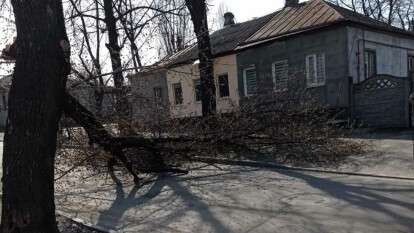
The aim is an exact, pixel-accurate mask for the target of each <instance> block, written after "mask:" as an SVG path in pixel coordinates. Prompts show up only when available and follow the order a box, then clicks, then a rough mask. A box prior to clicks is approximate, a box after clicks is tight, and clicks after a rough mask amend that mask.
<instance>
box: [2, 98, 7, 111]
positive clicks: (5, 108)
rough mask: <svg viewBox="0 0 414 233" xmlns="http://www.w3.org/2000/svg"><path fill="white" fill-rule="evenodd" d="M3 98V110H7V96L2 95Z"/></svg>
mask: <svg viewBox="0 0 414 233" xmlns="http://www.w3.org/2000/svg"><path fill="white" fill-rule="evenodd" d="M2 100H3V110H7V98H6V96H5V95H3V96H2Z"/></svg>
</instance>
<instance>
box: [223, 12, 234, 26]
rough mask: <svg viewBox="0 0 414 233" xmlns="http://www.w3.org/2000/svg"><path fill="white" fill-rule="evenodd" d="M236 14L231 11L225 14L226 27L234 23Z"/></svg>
mask: <svg viewBox="0 0 414 233" xmlns="http://www.w3.org/2000/svg"><path fill="white" fill-rule="evenodd" d="M234 24H235V23H234V15H233V13H231V12H227V13H225V14H224V25H223V26H224V27H227V26H231V25H234Z"/></svg>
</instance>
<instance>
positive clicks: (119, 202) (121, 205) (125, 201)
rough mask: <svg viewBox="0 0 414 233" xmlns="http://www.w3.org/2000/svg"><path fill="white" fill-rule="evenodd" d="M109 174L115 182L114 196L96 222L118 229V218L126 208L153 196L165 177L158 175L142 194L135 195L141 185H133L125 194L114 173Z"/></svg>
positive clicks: (160, 189)
mask: <svg viewBox="0 0 414 233" xmlns="http://www.w3.org/2000/svg"><path fill="white" fill-rule="evenodd" d="M110 176H111V178H112V180H113V181H114V183H115V191H116V198H115V200H114V201H113V202H112V204H111V207H110V208H109V209H107V210H105V211H102V212H101V213H100V215H99V218H98V222H97V223H96V225H97V226H99V227H103V228H105V229H109V230H118V229H117V226H118V225H119V224H120V220H121V219H122V217H123V216H124V214H125V212H126V211H127V210H129V209H131V208H134V207H136V206H140V205H142V204H144V203H146V202H148V201H149V200H151V199H153V198H155V197H156V196H158V195H159V194H160V193H161V192H162V189H163V188H164V186H165V185H166V184H165V179H163V178H162V177H161V176H159V177H158V178H157V179H156V180H155V182H154V183H153V184H152V186H151V188H150V189H149V190H148V191H147V192H146V193H145V194H144V195H142V196H139V197H136V195H137V192H138V190H139V189H140V188H141V186H139V185H135V186H134V187H133V188H132V190H131V191H130V192H129V193H128V194H126V193H125V191H124V186H123V184H122V182H121V181H120V180H119V179H118V178H117V177H116V176H115V175H114V173H110Z"/></svg>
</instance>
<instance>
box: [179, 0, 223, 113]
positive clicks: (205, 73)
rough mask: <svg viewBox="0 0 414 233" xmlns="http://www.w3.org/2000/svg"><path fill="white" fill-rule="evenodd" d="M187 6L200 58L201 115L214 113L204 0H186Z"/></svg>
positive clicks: (211, 66)
mask: <svg viewBox="0 0 414 233" xmlns="http://www.w3.org/2000/svg"><path fill="white" fill-rule="evenodd" d="M185 2H186V5H187V8H188V9H189V11H190V14H191V20H192V21H193V24H194V32H195V34H196V36H197V44H198V58H199V60H200V64H199V69H200V83H201V95H202V97H201V105H202V112H203V116H208V115H214V114H215V113H216V87H215V85H214V70H213V55H212V54H211V44H210V35H209V32H208V24H207V8H206V2H205V0H186V1H185Z"/></svg>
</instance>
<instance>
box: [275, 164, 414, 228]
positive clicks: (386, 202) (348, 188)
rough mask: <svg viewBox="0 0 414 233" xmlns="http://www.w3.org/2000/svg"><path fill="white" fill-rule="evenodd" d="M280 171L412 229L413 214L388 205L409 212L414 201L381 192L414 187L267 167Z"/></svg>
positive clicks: (401, 190)
mask: <svg viewBox="0 0 414 233" xmlns="http://www.w3.org/2000/svg"><path fill="white" fill-rule="evenodd" d="M269 170H270V171H273V172H277V173H279V174H282V175H285V176H288V177H292V178H296V179H299V180H302V181H305V182H306V183H307V184H308V185H309V186H311V187H313V188H315V189H318V190H320V191H322V192H323V193H324V194H326V195H329V196H331V197H332V198H335V199H336V200H341V201H344V202H345V203H347V204H349V205H352V206H356V207H359V208H362V209H366V210H368V211H370V212H376V213H380V214H383V215H386V216H389V217H390V218H392V219H393V220H394V221H395V222H398V223H399V224H400V225H402V226H404V227H406V228H407V229H412V231H411V232H414V230H413V229H414V216H412V217H407V216H406V215H404V214H403V213H400V212H399V211H396V210H391V209H390V208H387V207H389V206H394V207H397V208H396V209H398V210H402V209H405V210H407V211H409V212H410V213H411V214H413V213H414V202H406V201H402V200H398V199H395V198H391V197H388V196H385V195H381V194H380V193H413V192H414V188H371V187H365V185H364V183H363V182H358V181H356V182H357V184H347V183H344V182H339V181H334V180H332V179H329V178H322V177H318V176H313V175H310V174H307V173H306V172H299V171H295V170H291V169H288V170H286V169H269Z"/></svg>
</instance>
